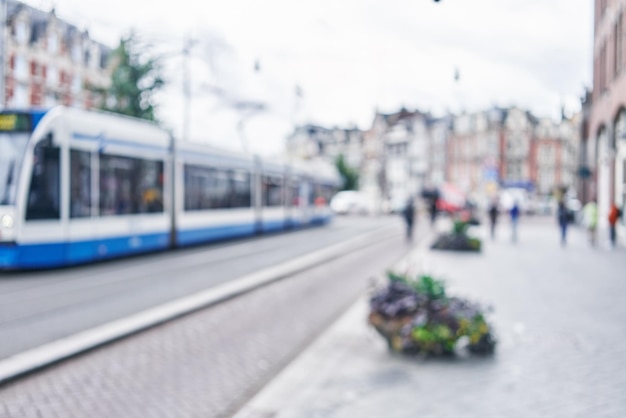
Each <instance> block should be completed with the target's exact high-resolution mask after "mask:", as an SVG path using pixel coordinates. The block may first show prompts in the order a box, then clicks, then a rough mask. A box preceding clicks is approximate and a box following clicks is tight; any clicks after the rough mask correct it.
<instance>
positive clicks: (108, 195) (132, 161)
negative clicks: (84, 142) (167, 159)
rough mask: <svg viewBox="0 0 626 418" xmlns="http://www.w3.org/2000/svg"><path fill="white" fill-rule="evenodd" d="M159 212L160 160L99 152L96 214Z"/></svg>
mask: <svg viewBox="0 0 626 418" xmlns="http://www.w3.org/2000/svg"><path fill="white" fill-rule="evenodd" d="M159 212H163V162H162V161H152V160H140V159H137V158H128V157H120V156H115V155H102V156H101V157H100V214H101V215H104V216H107V215H130V214H139V213H159Z"/></svg>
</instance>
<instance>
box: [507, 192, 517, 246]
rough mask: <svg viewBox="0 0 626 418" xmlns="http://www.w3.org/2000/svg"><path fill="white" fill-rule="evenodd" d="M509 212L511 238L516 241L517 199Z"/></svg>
mask: <svg viewBox="0 0 626 418" xmlns="http://www.w3.org/2000/svg"><path fill="white" fill-rule="evenodd" d="M509 214H510V215H511V232H512V235H511V238H512V240H513V242H517V222H518V221H519V205H518V203H517V200H516V201H515V202H514V203H513V207H512V208H511V210H510V212H509Z"/></svg>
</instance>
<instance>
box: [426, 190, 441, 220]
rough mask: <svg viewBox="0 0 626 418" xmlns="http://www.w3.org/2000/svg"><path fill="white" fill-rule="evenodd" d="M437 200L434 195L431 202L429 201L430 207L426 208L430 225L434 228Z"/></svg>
mask: <svg viewBox="0 0 626 418" xmlns="http://www.w3.org/2000/svg"><path fill="white" fill-rule="evenodd" d="M437 200H439V199H438V197H437V196H436V195H435V196H434V197H433V198H432V199H431V200H430V205H429V207H428V210H429V212H430V225H431V226H434V225H435V221H436V220H437Z"/></svg>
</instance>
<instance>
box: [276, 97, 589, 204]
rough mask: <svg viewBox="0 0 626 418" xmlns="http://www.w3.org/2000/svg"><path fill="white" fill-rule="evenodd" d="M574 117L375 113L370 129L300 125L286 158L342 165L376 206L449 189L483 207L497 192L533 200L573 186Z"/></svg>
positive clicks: (505, 112) (513, 111) (503, 112)
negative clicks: (340, 159)
mask: <svg viewBox="0 0 626 418" xmlns="http://www.w3.org/2000/svg"><path fill="white" fill-rule="evenodd" d="M579 125H580V116H579V115H576V116H574V117H572V118H567V117H565V116H563V117H562V119H561V120H560V121H558V122H557V121H553V120H551V119H549V118H541V119H540V118H536V117H535V116H533V115H532V114H531V113H530V112H527V111H524V110H522V109H518V108H509V109H502V108H493V109H489V110H487V111H481V112H476V113H472V114H462V115H447V116H445V117H433V116H432V115H430V114H428V113H424V112H420V111H419V110H415V111H410V110H407V109H401V110H400V111H399V112H395V113H390V114H384V113H380V112H376V114H375V115H374V120H373V123H372V126H371V127H370V129H368V130H365V131H360V130H358V129H355V128H351V129H341V128H324V127H320V126H310V125H308V126H303V127H299V128H297V129H296V130H295V132H294V134H293V135H292V136H291V137H290V138H289V140H288V142H287V144H288V150H287V152H288V153H289V154H290V155H291V156H296V157H299V158H305V159H315V158H325V159H328V160H331V161H334V160H336V158H337V156H338V155H344V158H345V160H346V162H347V163H348V164H349V165H351V166H352V167H353V168H355V169H357V170H358V171H359V173H360V189H361V190H362V191H364V192H366V193H367V194H369V195H370V196H371V198H372V199H374V200H375V201H376V202H378V203H379V204H381V205H382V203H383V202H388V203H390V204H391V205H393V206H395V205H400V204H402V203H403V202H405V201H406V199H407V198H408V197H409V196H416V195H418V194H420V192H421V191H423V190H425V189H430V188H435V187H439V186H441V185H443V184H445V183H452V184H454V185H455V186H456V187H457V188H459V189H461V190H462V191H463V192H465V193H467V194H468V195H470V196H472V197H473V198H474V199H475V200H477V201H479V202H482V203H485V202H486V201H487V200H488V199H490V198H492V197H494V195H495V194H496V193H497V192H498V190H499V189H500V188H501V187H521V188H525V189H527V190H529V191H533V192H535V193H537V194H540V195H549V194H551V193H552V192H553V191H554V190H555V189H556V188H563V187H564V188H569V189H572V188H575V187H576V186H577V181H578V180H577V179H578V177H577V170H578V146H579V142H580V140H579V137H580V129H579Z"/></svg>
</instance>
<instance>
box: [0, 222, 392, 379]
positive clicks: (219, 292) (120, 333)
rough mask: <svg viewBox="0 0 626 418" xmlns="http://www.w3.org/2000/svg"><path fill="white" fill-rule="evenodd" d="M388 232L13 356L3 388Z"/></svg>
mask: <svg viewBox="0 0 626 418" xmlns="http://www.w3.org/2000/svg"><path fill="white" fill-rule="evenodd" d="M384 232H386V228H378V229H376V230H374V231H370V232H366V233H364V234H361V235H358V236H356V237H354V238H350V239H348V240H346V241H344V242H341V243H338V244H334V245H331V246H329V247H326V248H324V249H321V250H317V251H314V252H312V253H309V254H305V255H303V256H300V257H297V258H295V259H292V260H289V261H287V262H285V263H282V264H279V265H277V266H273V267H269V268H266V269H263V270H260V271H257V272H254V273H250V274H247V275H245V276H242V277H239V278H237V279H233V280H231V281H229V282H227V283H224V284H221V285H218V286H215V287H212V288H210V289H207V290H204V291H201V292H199V293H195V294H192V295H189V296H185V297H182V298H179V299H177V300H174V301H171V302H167V303H164V304H162V305H159V306H156V307H154V308H150V309H147V310H145V311H142V312H139V313H136V314H133V315H130V316H128V317H125V318H122V319H118V320H115V321H112V322H109V323H106V324H104V325H100V326H97V327H95V328H91V329H88V330H86V331H82V332H79V333H77V334H74V335H71V336H68V337H65V338H61V339H59V340H56V341H53V342H51V343H47V344H44V345H42V346H39V347H36V348H33V349H30V350H27V351H24V352H22V353H19V354H15V355H13V356H10V357H7V358H5V359H2V360H0V385H2V384H5V383H7V382H9V381H11V380H14V379H16V378H18V377H20V376H23V375H26V374H29V373H32V372H34V371H37V370H39V369H42V368H44V367H47V366H50V365H52V364H55V363H58V362H60V361H62V360H66V359H68V358H71V357H73V356H76V355H78V354H81V353H84V352H86V351H89V350H92V349H95V348H97V347H100V346H103V345H105V344H108V343H110V342H113V341H116V340H119V339H121V338H124V337H128V336H130V335H132V334H136V333H138V332H140V331H143V330H145V329H148V328H151V327H154V326H156V325H159V324H163V323H165V322H167V321H171V320H173V319H176V318H178V317H181V316H183V315H186V314H189V313H192V312H194V311H197V310H200V309H203V308H206V307H209V306H212V305H215V304H218V303H220V302H224V301H226V300H228V299H231V298H234V297H236V296H239V295H242V294H244V293H247V292H250V291H252V290H255V289H257V288H260V287H262V286H265V285H268V284H271V283H273V282H276V281H278V280H281V279H284V278H286V277H289V276H291V275H293V274H296V273H299V272H302V271H304V270H308V269H310V268H313V267H316V266H317V265H319V264H321V263H324V262H329V261H332V260H334V259H337V258H340V257H342V256H344V255H346V254H348V253H350V252H354V251H357V250H361V249H364V248H366V247H369V246H371V245H374V244H377V243H380V241H381V240H387V239H391V238H396V235H397V233H391V234H390V233H387V234H385V233H384Z"/></svg>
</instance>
